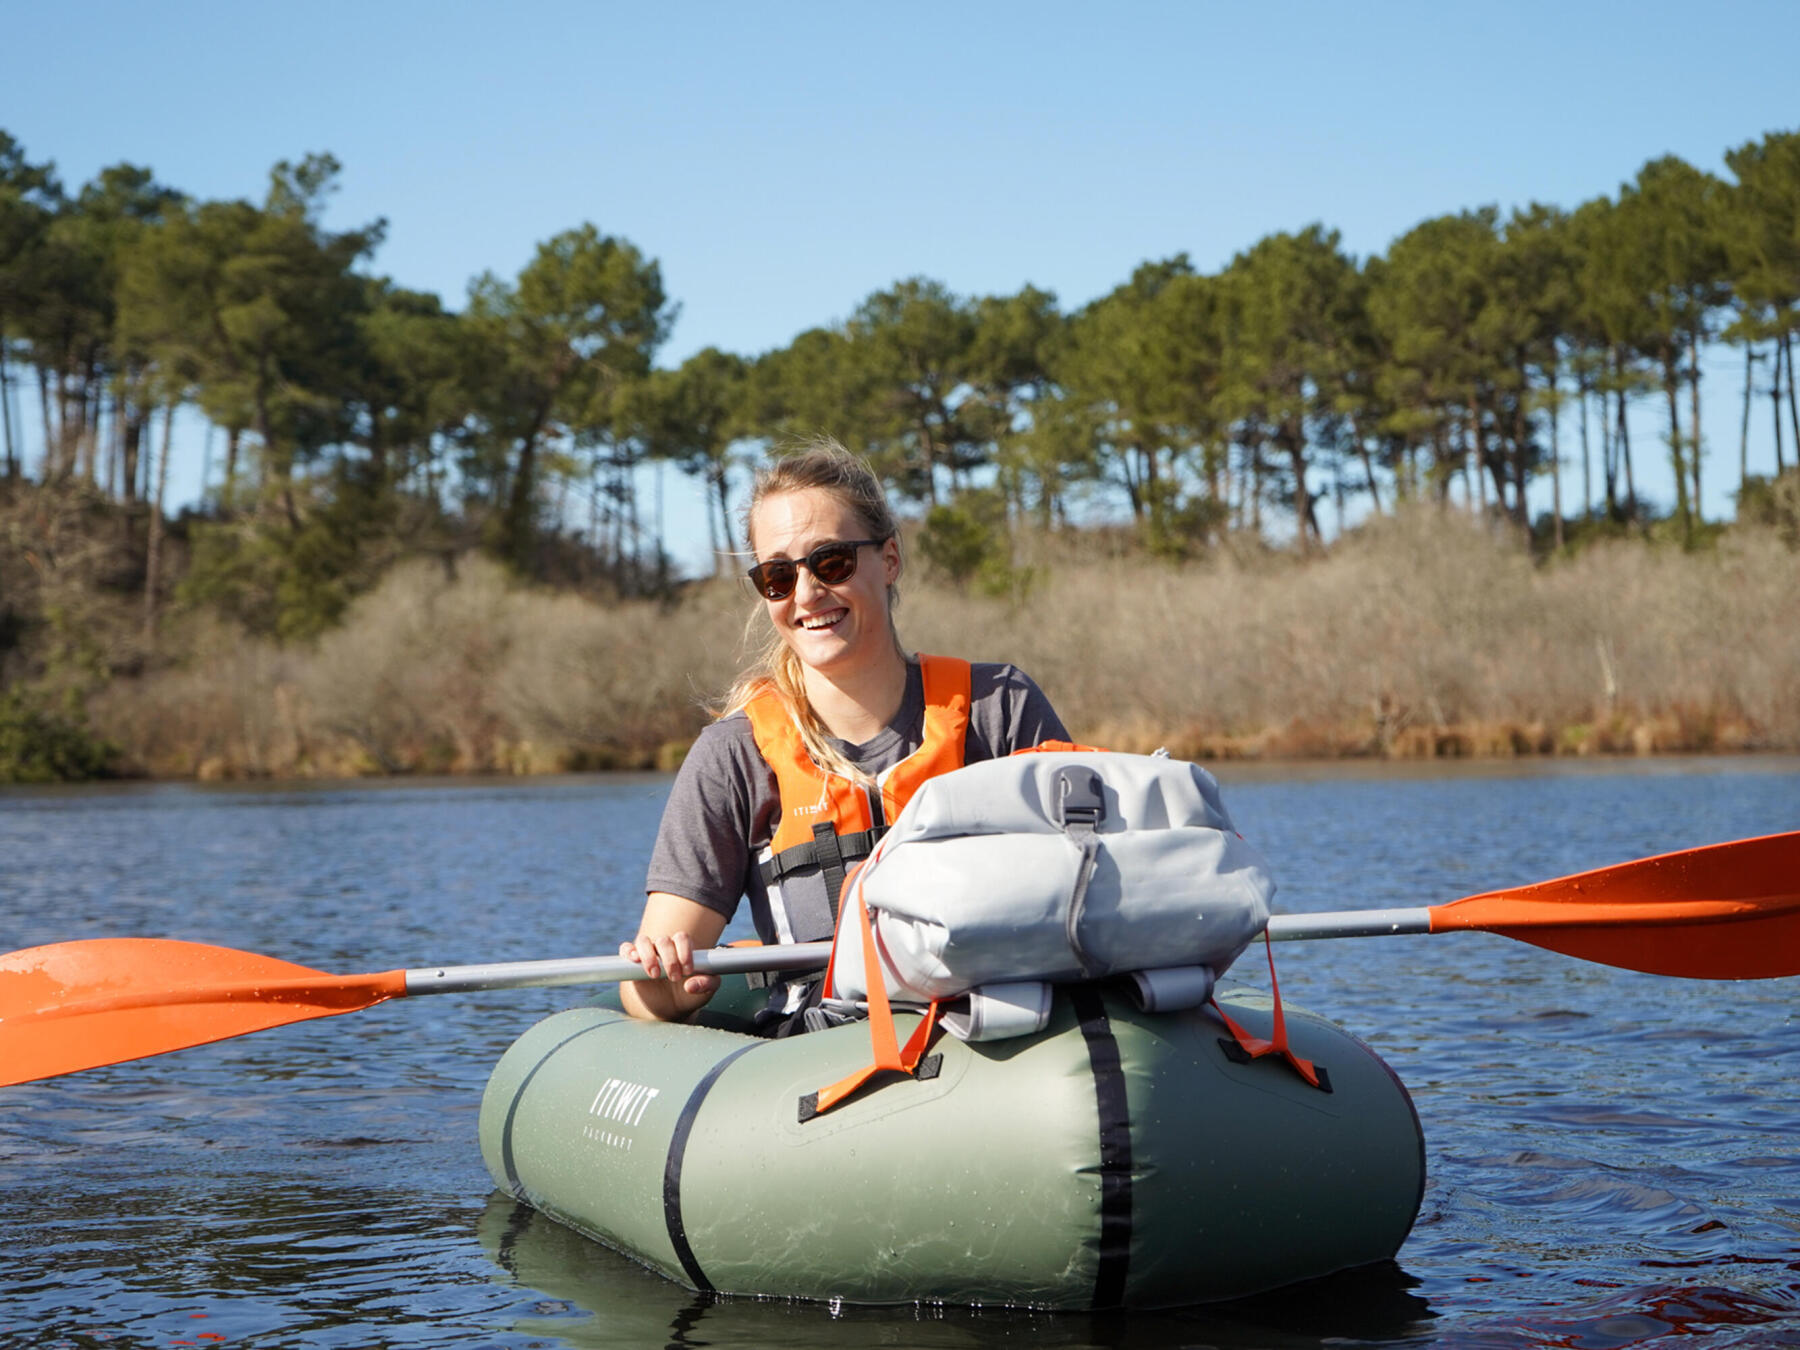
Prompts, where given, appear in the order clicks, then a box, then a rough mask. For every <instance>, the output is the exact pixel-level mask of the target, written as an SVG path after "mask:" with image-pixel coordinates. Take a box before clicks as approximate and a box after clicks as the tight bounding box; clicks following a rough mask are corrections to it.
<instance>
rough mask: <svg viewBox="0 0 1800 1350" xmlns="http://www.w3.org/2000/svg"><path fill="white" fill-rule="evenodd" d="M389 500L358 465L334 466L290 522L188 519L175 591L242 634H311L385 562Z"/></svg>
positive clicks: (332, 619) (292, 637) (333, 618)
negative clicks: (183, 569)
mask: <svg viewBox="0 0 1800 1350" xmlns="http://www.w3.org/2000/svg"><path fill="white" fill-rule="evenodd" d="M394 510H395V502H394V499H393V498H392V496H391V495H389V494H386V493H384V492H382V491H380V490H379V483H378V482H377V481H373V480H372V479H371V477H370V476H369V475H368V474H367V473H361V474H359V473H357V472H355V471H351V470H341V471H339V472H338V473H337V474H335V475H334V476H333V478H332V479H331V480H330V481H329V482H327V483H325V484H324V485H322V486H321V487H320V488H319V490H318V491H317V492H316V494H314V495H313V496H312V497H311V499H310V501H309V503H308V507H307V509H306V511H305V512H304V514H303V515H302V516H301V517H300V519H299V521H298V523H297V524H293V525H290V524H288V523H287V522H286V521H285V520H284V519H283V518H282V517H279V516H274V517H269V518H266V519H264V520H261V521H253V520H252V521H237V522H226V523H205V524H195V525H194V526H193V527H192V528H191V530H190V532H189V534H190V540H191V547H192V561H191V563H190V565H189V568H188V572H187V575H186V577H185V578H183V580H182V582H181V585H180V586H179V588H178V589H177V592H176V595H177V598H178V599H179V600H180V601H182V602H183V603H185V604H189V605H204V606H209V607H211V608H213V609H215V610H217V611H219V612H220V613H222V614H224V615H226V616H228V617H229V618H231V619H233V620H235V621H236V622H237V623H239V624H241V625H242V626H243V627H244V629H245V630H246V631H247V632H250V633H253V634H256V635H257V636H260V637H272V638H277V639H280V640H283V641H300V640H306V639H310V638H314V637H317V636H318V635H319V634H321V633H323V632H325V631H326V630H327V629H330V628H332V627H333V626H335V625H336V624H337V622H338V620H339V618H340V617H341V616H342V615H343V612H344V609H345V607H346V606H347V605H348V604H349V603H350V601H351V600H353V599H355V598H356V596H358V595H360V594H361V593H362V592H364V591H366V590H368V589H369V588H370V587H371V586H373V585H374V584H375V582H376V581H378V580H379V579H380V575H381V571H382V570H383V568H384V567H385V565H386V564H387V563H388V562H389V561H391V560H392V556H393V555H392V552H391V548H390V543H391V532H392V527H393V523H394V520H393V517H394Z"/></svg>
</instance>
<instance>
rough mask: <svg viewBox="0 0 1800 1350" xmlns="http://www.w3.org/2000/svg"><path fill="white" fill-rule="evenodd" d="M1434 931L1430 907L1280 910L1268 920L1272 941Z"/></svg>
mask: <svg viewBox="0 0 1800 1350" xmlns="http://www.w3.org/2000/svg"><path fill="white" fill-rule="evenodd" d="M1430 931H1431V911H1430V910H1429V909H1352V910H1345V911H1342V912H1340V913H1336V914H1277V915H1275V916H1274V917H1272V918H1271V919H1270V920H1269V940H1270V941H1271V942H1300V941H1304V940H1305V939H1307V938H1341V937H1399V936H1402V935H1408V934H1413V933H1429V932H1430Z"/></svg>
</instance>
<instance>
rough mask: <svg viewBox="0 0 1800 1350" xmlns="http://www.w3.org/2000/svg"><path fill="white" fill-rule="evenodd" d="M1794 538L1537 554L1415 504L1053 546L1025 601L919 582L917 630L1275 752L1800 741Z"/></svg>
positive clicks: (1068, 704) (1115, 733) (1089, 708)
mask: <svg viewBox="0 0 1800 1350" xmlns="http://www.w3.org/2000/svg"><path fill="white" fill-rule="evenodd" d="M1797 582H1800V558H1797V557H1796V555H1794V554H1793V553H1791V552H1789V551H1788V550H1786V549H1785V548H1784V547H1783V546H1782V544H1781V542H1780V541H1779V540H1778V539H1777V538H1775V537H1774V536H1773V535H1772V534H1769V533H1762V532H1745V531H1734V532H1732V533H1731V535H1729V536H1728V537H1727V538H1726V540H1725V541H1724V542H1723V543H1722V544H1721V546H1720V548H1719V549H1718V550H1717V551H1716V553H1702V554H1685V553H1681V552H1678V551H1674V550H1666V549H1653V548H1651V547H1649V546H1646V545H1644V544H1642V543H1619V544H1615V545H1609V546H1605V547H1600V548H1596V549H1593V550H1591V551H1589V552H1587V553H1584V554H1583V555H1581V556H1580V557H1578V558H1577V559H1575V560H1573V561H1572V562H1564V563H1556V564H1551V565H1548V566H1545V567H1535V566H1534V565H1533V564H1532V562H1531V561H1530V559H1529V557H1528V556H1527V555H1526V552H1525V550H1524V548H1523V546H1522V545H1521V544H1520V543H1519V542H1518V541H1517V540H1516V538H1515V537H1514V536H1512V535H1511V533H1510V532H1509V531H1507V530H1506V529H1504V528H1503V527H1498V528H1495V527H1489V526H1486V525H1483V524H1481V523H1479V522H1476V521H1473V520H1471V519H1470V518H1469V517H1467V516H1466V515H1463V514H1461V513H1455V512H1449V513H1446V512H1439V511H1435V510H1430V509H1421V510H1416V511H1410V512H1407V513H1404V514H1403V515H1401V516H1400V517H1399V518H1397V519H1396V518H1388V519H1383V520H1379V521H1375V522H1372V523H1371V524H1370V525H1369V526H1367V527H1365V528H1364V529H1361V530H1359V531H1357V532H1355V533H1354V534H1352V535H1350V536H1348V537H1346V538H1345V539H1343V540H1342V541H1340V542H1339V543H1338V545H1337V546H1336V547H1335V548H1334V549H1333V550H1332V551H1331V552H1330V553H1329V554H1328V555H1326V556H1325V557H1323V558H1320V559H1315V560H1312V561H1299V560H1296V559H1294V558H1292V557H1290V556H1287V555H1277V554H1261V555H1259V554H1250V555H1247V556H1245V557H1242V558H1233V557H1229V556H1225V557H1221V558H1219V559H1218V560H1216V561H1214V562H1211V563H1208V564H1206V565H1203V566H1196V567H1189V568H1186V569H1183V570H1171V569H1167V568H1163V567H1159V566H1157V565H1156V564H1154V563H1152V562H1149V561H1147V560H1145V559H1141V558H1140V559H1127V560H1118V559H1115V560H1105V559H1096V560H1090V561H1083V562H1079V563H1073V564H1070V563H1065V564H1062V565H1059V566H1056V567H1054V568H1053V569H1052V570H1051V571H1050V572H1049V574H1048V577H1047V579H1046V580H1045V581H1044V582H1043V584H1042V585H1041V586H1040V587H1039V588H1038V589H1037V590H1036V592H1035V593H1034V596H1033V600H1032V603H1031V604H1030V605H1029V606H1028V607H1026V608H1019V609H1013V608H1009V607H1008V606H1006V605H1004V604H1001V603H999V602H993V601H986V600H981V599H976V598H972V597H966V596H962V595H958V594H956V593H953V592H943V591H931V590H926V591H924V592H922V593H919V594H916V595H915V596H913V597H912V598H911V599H909V601H908V606H907V610H906V613H907V615H908V616H909V617H908V619H907V621H906V625H905V632H906V636H907V639H908V641H909V642H912V643H916V645H918V646H919V647H921V648H923V649H925V650H947V651H959V652H964V653H967V654H970V655H974V656H980V657H996V658H1004V659H1009V660H1014V661H1017V662H1018V663H1019V664H1020V665H1021V666H1023V667H1024V668H1025V669H1027V670H1029V671H1030V672H1031V673H1032V674H1033V675H1034V676H1035V677H1036V678H1037V679H1038V681H1039V683H1041V684H1042V685H1043V686H1044V687H1045V689H1046V690H1047V691H1048V692H1049V693H1050V695H1051V697H1052V699H1053V700H1054V701H1055V702H1056V704H1057V707H1058V709H1059V711H1061V712H1062V714H1063V716H1064V719H1065V720H1066V721H1067V722H1068V723H1069V726H1070V729H1071V730H1072V731H1073V732H1074V733H1075V734H1076V735H1077V736H1080V737H1085V738H1088V739H1092V740H1096V741H1099V742H1101V743H1105V744H1112V745H1117V746H1120V747H1122V748H1147V747H1148V746H1151V745H1155V744H1167V745H1169V746H1170V748H1171V749H1174V750H1177V751H1179V752H1182V753H1188V754H1204V755H1205V756H1206V757H1209V758H1218V757H1228V756H1234V755H1262V754H1358V753H1362V754H1367V753H1374V754H1389V755H1405V754H1410V755H1445V754H1451V755H1454V754H1519V753H1541V752H1547V751H1564V752H1569V751H1585V750H1601V751H1643V750H1646V749H1662V750H1667V749H1706V748H1731V747H1737V746H1752V745H1755V746H1771V747H1793V746H1797V745H1800V676H1797V674H1796V672H1800V601H1797V600H1796V593H1797V589H1796V583H1797Z"/></svg>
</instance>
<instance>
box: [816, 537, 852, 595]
mask: <svg viewBox="0 0 1800 1350" xmlns="http://www.w3.org/2000/svg"><path fill="white" fill-rule="evenodd" d="M856 547H857V546H856V545H855V544H825V545H823V546H821V547H819V548H815V549H814V550H813V551H812V552H811V553H809V554H807V555H806V565H807V567H808V568H810V569H811V571H812V574H813V575H814V576H815V577H817V578H818V579H819V580H820V581H822V582H824V583H825V584H826V585H827V586H841V585H843V584H844V583H845V582H846V581H848V580H850V578H851V577H853V576H855V575H856Z"/></svg>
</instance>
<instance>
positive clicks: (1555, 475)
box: [1550, 370, 1563, 553]
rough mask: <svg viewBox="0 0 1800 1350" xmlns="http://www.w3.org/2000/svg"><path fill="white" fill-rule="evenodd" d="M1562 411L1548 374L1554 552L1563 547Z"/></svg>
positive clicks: (1560, 550) (1554, 373) (1554, 385)
mask: <svg viewBox="0 0 1800 1350" xmlns="http://www.w3.org/2000/svg"><path fill="white" fill-rule="evenodd" d="M1561 425H1562V409H1561V408H1559V407H1558V406H1557V393H1556V372H1555V371H1554V370H1552V371H1551V372H1550V518H1551V520H1552V521H1554V522H1555V523H1554V524H1553V526H1552V527H1551V528H1552V529H1553V530H1554V531H1555V539H1556V551H1557V552H1558V553H1560V552H1562V546H1563V499H1562V448H1561V441H1560V432H1561Z"/></svg>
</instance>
